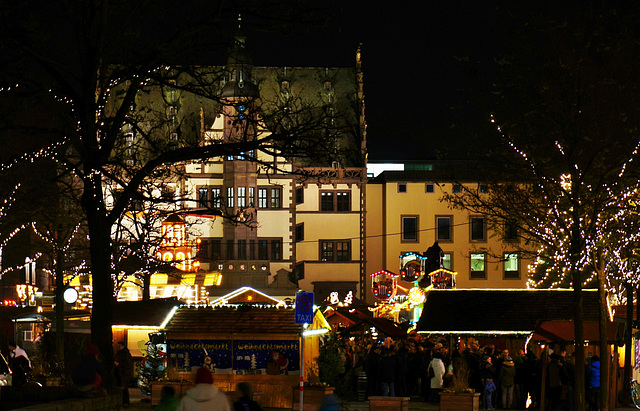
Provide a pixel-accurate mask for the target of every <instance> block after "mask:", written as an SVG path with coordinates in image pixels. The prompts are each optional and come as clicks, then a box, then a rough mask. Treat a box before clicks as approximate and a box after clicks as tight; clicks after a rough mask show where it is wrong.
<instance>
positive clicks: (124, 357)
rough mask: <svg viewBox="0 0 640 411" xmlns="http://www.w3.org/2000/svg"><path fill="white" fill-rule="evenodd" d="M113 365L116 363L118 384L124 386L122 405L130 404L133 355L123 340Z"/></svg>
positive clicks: (115, 370) (118, 347)
mask: <svg viewBox="0 0 640 411" xmlns="http://www.w3.org/2000/svg"><path fill="white" fill-rule="evenodd" d="M113 365H115V367H114V373H115V381H116V386H118V387H122V388H123V391H122V405H129V382H130V381H131V379H132V378H133V357H132V356H131V353H130V352H129V349H128V348H127V347H126V346H125V344H124V342H122V341H120V342H118V345H117V351H116V354H115V355H114V357H113Z"/></svg>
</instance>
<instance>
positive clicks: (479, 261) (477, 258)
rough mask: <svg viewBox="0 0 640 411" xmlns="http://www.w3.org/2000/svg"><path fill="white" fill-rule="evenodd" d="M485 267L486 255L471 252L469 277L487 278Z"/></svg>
mask: <svg viewBox="0 0 640 411" xmlns="http://www.w3.org/2000/svg"><path fill="white" fill-rule="evenodd" d="M485 267H486V255H485V254H484V253H472V254H471V278H472V279H474V278H475V279H485V278H487V273H486V271H485Z"/></svg>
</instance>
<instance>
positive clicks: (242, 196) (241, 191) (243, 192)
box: [238, 187, 247, 207]
mask: <svg viewBox="0 0 640 411" xmlns="http://www.w3.org/2000/svg"><path fill="white" fill-rule="evenodd" d="M246 205H247V188H246V187H238V207H246Z"/></svg>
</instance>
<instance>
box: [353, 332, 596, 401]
mask: <svg viewBox="0 0 640 411" xmlns="http://www.w3.org/2000/svg"><path fill="white" fill-rule="evenodd" d="M443 343H445V341H444V340H443V341H439V340H432V339H427V338H420V336H416V335H414V336H410V337H409V338H407V339H403V340H398V341H393V340H392V339H390V338H387V339H386V340H385V341H384V342H382V343H377V342H375V341H373V340H371V339H367V338H360V339H355V340H348V339H346V340H344V342H343V347H342V348H341V350H342V352H343V355H342V356H343V358H344V362H345V375H346V374H347V371H348V370H349V368H350V367H354V368H355V369H357V370H358V371H360V370H362V371H364V372H365V373H366V377H367V386H366V397H369V396H374V395H381V396H411V397H413V396H420V397H423V398H424V400H425V401H430V402H434V403H436V402H438V401H439V396H440V393H441V391H442V390H443V389H445V388H448V387H451V388H454V389H466V388H468V389H473V390H474V391H475V392H477V393H480V394H481V396H480V397H481V406H482V408H484V409H494V408H500V409H525V408H527V407H535V408H538V407H539V405H540V404H539V402H540V398H541V389H542V374H543V361H541V360H540V359H539V358H538V357H537V356H536V355H535V354H534V353H533V352H531V351H529V352H527V353H525V351H524V350H523V349H520V350H518V351H517V352H515V353H513V354H512V353H510V352H509V350H507V349H500V348H496V347H495V346H494V345H487V346H483V347H481V346H480V345H479V344H478V342H477V341H476V340H474V339H472V338H470V339H469V340H468V341H465V342H464V343H465V346H463V348H462V349H461V350H457V349H455V350H452V351H451V352H450V351H449V348H448V347H447V346H446V345H443ZM542 355H546V354H544V353H543V354H542ZM546 373H547V374H546V378H545V384H546V385H545V389H546V391H545V392H546V395H545V409H549V410H571V409H573V390H574V387H575V383H576V381H575V359H574V358H573V356H572V355H571V354H569V355H567V352H566V351H565V350H564V349H558V350H557V351H556V352H553V350H551V351H550V355H549V360H548V363H547V368H546ZM454 384H455V387H454ZM599 386H600V361H599V358H598V356H596V355H594V356H591V355H589V357H588V360H587V364H586V381H585V388H586V393H587V402H588V409H589V410H590V411H593V410H597V409H598V401H599V395H600V387H599Z"/></svg>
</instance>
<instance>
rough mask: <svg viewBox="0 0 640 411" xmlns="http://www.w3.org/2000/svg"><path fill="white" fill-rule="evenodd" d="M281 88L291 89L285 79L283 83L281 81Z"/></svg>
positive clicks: (284, 89) (283, 89)
mask: <svg viewBox="0 0 640 411" xmlns="http://www.w3.org/2000/svg"><path fill="white" fill-rule="evenodd" d="M280 88H281V89H282V91H289V82H288V81H287V80H283V81H282V83H280Z"/></svg>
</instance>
